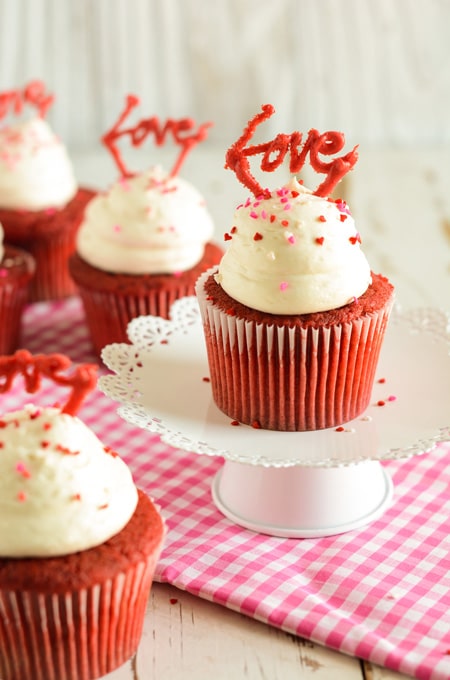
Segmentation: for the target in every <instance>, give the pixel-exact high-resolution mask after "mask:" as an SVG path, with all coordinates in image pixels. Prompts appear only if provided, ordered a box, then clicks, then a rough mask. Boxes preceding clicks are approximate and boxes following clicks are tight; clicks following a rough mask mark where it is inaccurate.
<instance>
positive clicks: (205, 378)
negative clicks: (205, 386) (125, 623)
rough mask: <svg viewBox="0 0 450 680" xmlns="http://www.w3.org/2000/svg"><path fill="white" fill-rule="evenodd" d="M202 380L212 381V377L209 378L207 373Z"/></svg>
mask: <svg viewBox="0 0 450 680" xmlns="http://www.w3.org/2000/svg"><path fill="white" fill-rule="evenodd" d="M202 380H203V382H207V383H209V382H211V378H208V376H207V375H205V377H204V378H202Z"/></svg>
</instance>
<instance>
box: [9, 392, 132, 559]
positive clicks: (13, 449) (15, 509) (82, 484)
mask: <svg viewBox="0 0 450 680" xmlns="http://www.w3.org/2000/svg"><path fill="white" fill-rule="evenodd" d="M137 498H138V495H137V489H136V487H135V485H134V482H133V479H132V476H131V472H130V470H129V468H128V467H127V465H126V464H125V462H124V461H123V460H122V459H121V458H120V457H119V456H118V455H117V454H115V453H113V452H112V451H109V450H108V449H107V448H105V447H104V446H103V445H102V443H101V442H100V440H99V439H98V438H97V437H96V435H95V434H94V433H93V432H92V430H90V429H89V428H88V427H87V426H86V425H85V424H84V423H83V422H82V421H81V420H79V419H78V418H76V417H74V416H71V415H68V414H64V413H62V412H61V411H60V409H58V408H47V407H46V408H38V407H35V406H33V405H28V406H26V407H25V408H24V409H23V410H20V411H15V412H12V413H8V414H7V415H4V416H0V556H2V557H49V556H52V555H65V554H69V553H74V552H77V551H80V550H86V549H88V548H91V547H94V546H96V545H100V544H101V543H103V542H105V541H106V540H108V539H109V538H111V537H112V536H114V535H115V534H116V533H118V532H119V531H121V530H122V529H123V527H124V526H125V525H126V524H127V522H128V521H129V519H130V518H131V516H132V514H133V512H134V510H135V508H136V505H137Z"/></svg>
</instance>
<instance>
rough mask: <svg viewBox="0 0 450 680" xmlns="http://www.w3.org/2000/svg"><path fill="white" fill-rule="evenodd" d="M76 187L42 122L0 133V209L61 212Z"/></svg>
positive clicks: (59, 148) (62, 152)
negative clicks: (52, 209) (60, 209)
mask: <svg viewBox="0 0 450 680" xmlns="http://www.w3.org/2000/svg"><path fill="white" fill-rule="evenodd" d="M77 190H78V185H77V182H76V179H75V176H74V173H73V168H72V164H71V162H70V159H69V157H68V154H67V151H66V148H65V147H64V145H63V144H62V143H61V141H60V140H59V138H58V137H57V136H56V135H55V134H54V133H53V132H52V130H51V129H50V127H49V125H48V124H47V122H46V121H45V120H43V119H42V118H32V119H30V120H27V121H25V122H22V123H20V124H18V125H15V126H10V127H3V128H1V129H0V206H1V207H2V208H6V209H11V210H45V209H46V208H61V207H62V206H64V205H66V204H67V203H68V202H69V201H70V200H71V199H72V198H73V197H74V196H75V194H76V192H77Z"/></svg>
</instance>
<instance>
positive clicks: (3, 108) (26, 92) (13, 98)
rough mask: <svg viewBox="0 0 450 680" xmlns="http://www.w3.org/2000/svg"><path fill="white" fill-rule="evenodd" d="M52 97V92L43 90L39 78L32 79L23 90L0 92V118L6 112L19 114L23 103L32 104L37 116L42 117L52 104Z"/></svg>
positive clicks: (43, 87) (43, 86) (42, 84)
mask: <svg viewBox="0 0 450 680" xmlns="http://www.w3.org/2000/svg"><path fill="white" fill-rule="evenodd" d="M54 98H55V97H54V95H53V94H48V93H47V92H46V91H45V85H44V83H43V82H41V81H40V80H33V81H32V82H31V83H28V85H26V86H25V87H24V88H23V90H7V91H6V92H0V120H1V119H2V118H4V117H5V116H6V115H7V114H8V113H14V114H15V115H16V116H18V115H20V114H21V113H22V111H23V107H24V105H25V104H31V106H34V107H35V108H36V109H37V110H38V112H39V116H40V117H41V118H44V116H45V114H46V113H47V111H48V109H49V108H50V106H51V105H52V104H53V100H54Z"/></svg>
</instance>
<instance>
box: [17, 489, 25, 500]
mask: <svg viewBox="0 0 450 680" xmlns="http://www.w3.org/2000/svg"><path fill="white" fill-rule="evenodd" d="M17 500H18V501H19V502H20V503H23V502H24V501H26V500H27V494H26V493H25V491H19V493H18V494H17Z"/></svg>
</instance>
